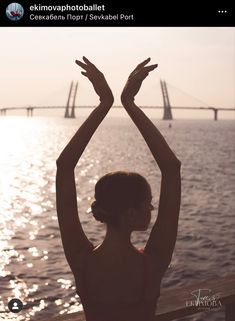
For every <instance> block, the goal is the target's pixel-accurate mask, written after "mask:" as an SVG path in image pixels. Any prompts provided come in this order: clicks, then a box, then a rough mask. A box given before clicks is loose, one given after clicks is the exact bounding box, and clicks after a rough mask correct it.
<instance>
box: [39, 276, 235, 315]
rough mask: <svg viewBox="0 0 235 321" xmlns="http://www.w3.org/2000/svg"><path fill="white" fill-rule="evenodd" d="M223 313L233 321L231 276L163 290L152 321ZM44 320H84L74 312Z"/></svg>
mask: <svg viewBox="0 0 235 321" xmlns="http://www.w3.org/2000/svg"><path fill="white" fill-rule="evenodd" d="M224 309H225V321H234V320H235V274H233V275H229V276H226V277H222V278H217V279H209V280H206V281H204V282H199V283H193V284H190V285H186V286H182V287H178V288H174V289H166V290H164V289H163V290H162V292H161V296H160V299H159V301H158V308H157V313H156V316H155V321H170V320H175V319H178V318H182V317H186V316H190V315H192V314H195V313H200V312H204V311H208V313H210V312H214V313H216V312H217V311H221V310H224ZM46 320H47V321H85V316H84V313H83V312H77V313H71V314H67V315H63V316H57V317H53V318H47V319H46ZM46 320H44V321H46ZM42 321H43V320H42ZM205 321H206V319H205Z"/></svg>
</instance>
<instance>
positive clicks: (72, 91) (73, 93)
mask: <svg viewBox="0 0 235 321" xmlns="http://www.w3.org/2000/svg"><path fill="white" fill-rule="evenodd" d="M73 88H74V86H73V81H72V82H71V85H70V88H69V94H68V99H67V104H66V107H65V114H64V118H75V101H76V96H77V88H78V82H77V83H76V85H75V88H74V89H73ZM71 98H73V103H72V110H71V114H69V104H70V99H71Z"/></svg>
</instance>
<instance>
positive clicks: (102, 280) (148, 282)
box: [74, 245, 161, 321]
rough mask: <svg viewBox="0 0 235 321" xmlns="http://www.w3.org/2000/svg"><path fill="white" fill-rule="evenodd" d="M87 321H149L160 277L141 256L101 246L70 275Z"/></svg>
mask: <svg viewBox="0 0 235 321" xmlns="http://www.w3.org/2000/svg"><path fill="white" fill-rule="evenodd" d="M74 277H75V280H76V286H77V293H78V295H79V296H80V298H81V301H82V304H83V307H84V311H85V314H86V320H87V321H116V320H117V321H122V320H123V321H132V320H133V321H148V320H149V321H150V320H152V319H153V316H154V314H155V310H156V304H157V299H158V297H159V295H160V282H161V276H160V274H159V275H157V274H156V270H155V269H154V268H153V266H152V264H151V260H150V258H149V257H148V256H147V255H146V254H144V252H141V251H137V250H136V249H135V248H134V247H133V248H130V249H123V251H121V250H120V249H119V250H118V249H116V250H113V251H112V252H111V251H110V250H107V249H105V248H102V245H101V246H100V247H98V248H96V249H94V250H93V251H91V252H90V253H89V254H87V255H86V256H85V258H84V264H83V269H82V272H81V271H80V272H79V271H74Z"/></svg>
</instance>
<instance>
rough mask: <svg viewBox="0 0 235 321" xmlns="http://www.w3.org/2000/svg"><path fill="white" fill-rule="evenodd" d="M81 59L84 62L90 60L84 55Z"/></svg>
mask: <svg viewBox="0 0 235 321" xmlns="http://www.w3.org/2000/svg"><path fill="white" fill-rule="evenodd" d="M82 59H83V60H84V61H85V62H86V63H88V62H90V61H89V60H88V59H87V57H85V56H83V57H82Z"/></svg>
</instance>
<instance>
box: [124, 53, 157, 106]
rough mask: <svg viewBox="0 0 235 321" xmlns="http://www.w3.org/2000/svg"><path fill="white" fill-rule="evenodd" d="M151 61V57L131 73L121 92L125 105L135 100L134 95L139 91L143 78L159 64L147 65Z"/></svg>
mask: <svg viewBox="0 0 235 321" xmlns="http://www.w3.org/2000/svg"><path fill="white" fill-rule="evenodd" d="M149 61H150V58H148V59H146V60H144V61H143V62H141V63H140V64H139V65H138V66H137V67H136V68H135V69H134V70H133V71H132V73H131V74H130V76H129V78H128V80H127V82H126V85H125V87H124V89H123V91H122V94H121V102H122V104H123V105H126V104H128V103H130V102H133V101H134V97H135V95H136V94H137V93H138V91H139V89H140V87H141V84H142V82H143V80H144V79H145V78H146V77H147V76H148V74H149V72H150V71H152V70H154V69H155V68H157V66H158V65H157V64H156V65H150V66H146V65H147V63H148V62H149Z"/></svg>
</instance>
